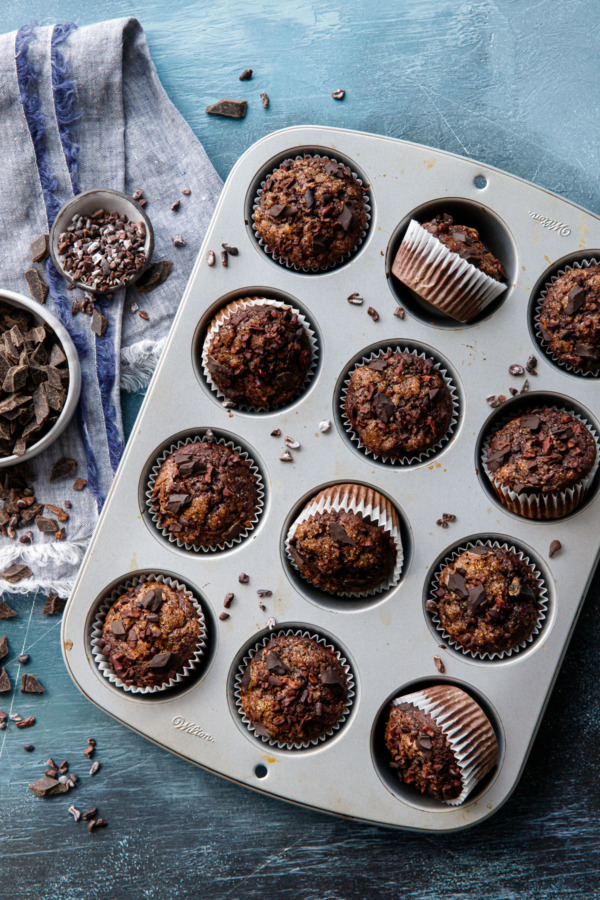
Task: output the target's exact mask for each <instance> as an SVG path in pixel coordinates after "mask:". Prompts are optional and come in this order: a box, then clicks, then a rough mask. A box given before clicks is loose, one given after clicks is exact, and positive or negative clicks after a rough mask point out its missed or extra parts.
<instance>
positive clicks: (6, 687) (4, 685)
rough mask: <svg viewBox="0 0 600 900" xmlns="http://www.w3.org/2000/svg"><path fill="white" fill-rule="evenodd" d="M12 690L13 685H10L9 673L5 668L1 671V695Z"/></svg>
mask: <svg viewBox="0 0 600 900" xmlns="http://www.w3.org/2000/svg"><path fill="white" fill-rule="evenodd" d="M10 690H12V684H11V683H10V678H9V677H8V672H7V671H6V669H5V668H4V667H3V668H2V669H0V694H7V693H8V692H9V691H10Z"/></svg>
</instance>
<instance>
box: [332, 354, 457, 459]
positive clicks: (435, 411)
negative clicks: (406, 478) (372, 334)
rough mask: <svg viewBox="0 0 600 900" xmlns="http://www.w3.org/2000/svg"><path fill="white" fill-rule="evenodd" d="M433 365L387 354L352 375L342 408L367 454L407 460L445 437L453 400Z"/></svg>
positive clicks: (411, 355)
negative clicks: (367, 451) (368, 451)
mask: <svg viewBox="0 0 600 900" xmlns="http://www.w3.org/2000/svg"><path fill="white" fill-rule="evenodd" d="M434 365H435V364H434V361H433V360H432V359H423V357H421V356H417V355H416V354H415V353H401V352H397V353H394V352H393V351H392V350H388V351H387V352H386V353H384V354H383V355H382V356H378V357H377V358H376V359H374V360H372V361H371V362H369V363H367V364H366V365H364V366H360V367H359V368H357V369H355V370H354V372H353V373H352V375H351V376H350V381H349V384H348V391H347V394H346V401H345V405H344V408H345V412H346V416H347V417H348V420H349V422H350V424H351V426H352V428H353V430H354V431H355V433H356V434H357V435H358V437H359V438H360V441H361V443H362V444H363V446H364V447H366V449H367V450H370V451H371V453H374V454H376V455H378V456H384V457H393V458H401V457H405V456H407V457H410V456H414V455H416V454H420V453H423V452H424V451H426V450H428V449H430V448H431V447H433V446H434V445H435V444H437V443H438V441H440V440H441V439H442V438H443V437H444V436H445V435H446V433H447V431H448V428H449V426H450V422H451V420H452V413H453V403H452V395H451V393H450V390H449V388H448V385H447V384H446V382H445V381H444V378H443V377H442V375H441V373H440V372H439V371H438V370H437V369H436V368H434Z"/></svg>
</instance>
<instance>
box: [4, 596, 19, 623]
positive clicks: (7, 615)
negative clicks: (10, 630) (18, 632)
mask: <svg viewBox="0 0 600 900" xmlns="http://www.w3.org/2000/svg"><path fill="white" fill-rule="evenodd" d="M16 615H18V613H17V611H16V610H15V609H13V608H12V606H9V605H8V603H5V602H4V600H0V619H12V618H13V617H14V616H16Z"/></svg>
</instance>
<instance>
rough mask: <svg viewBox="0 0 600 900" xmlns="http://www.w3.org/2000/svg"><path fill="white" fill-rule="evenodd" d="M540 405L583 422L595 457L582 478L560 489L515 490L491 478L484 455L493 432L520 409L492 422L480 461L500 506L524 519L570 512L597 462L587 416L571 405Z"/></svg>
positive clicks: (598, 443)
mask: <svg viewBox="0 0 600 900" xmlns="http://www.w3.org/2000/svg"><path fill="white" fill-rule="evenodd" d="M544 408H545V409H555V410H557V411H558V412H564V413H567V414H568V415H570V416H573V418H575V419H577V420H578V421H579V422H581V423H582V425H585V426H586V428H587V429H588V430H589V432H590V433H591V435H592V437H593V438H594V441H595V444H596V459H595V461H594V465H593V466H592V468H591V469H590V471H589V472H588V474H587V475H586V476H585V478H582V479H581V481H579V482H577V484H574V485H573V486H572V487H569V488H566V489H565V490H564V491H554V492H550V493H547V494H542V493H539V494H534V493H531V494H527V493H522V494H517V493H516V492H515V491H513V490H511V489H510V488H509V487H507V486H506V485H503V484H500V482H498V481H496V479H494V475H493V473H492V472H490V469H489V467H488V464H487V457H488V450H489V446H490V443H491V441H492V438H493V437H494V435H495V434H496V433H497V432H498V431H500V429H501V428H503V427H504V426H505V425H506V424H507V423H508V422H510V421H511V420H512V419H513V418H516V417H517V416H518V415H520V413H519V412H515V413H513V414H512V415H507V416H505V417H504V418H503V419H500V420H499V421H498V422H496V423H494V430H493V431H491V432H490V434H489V435H488V436H487V438H486V440H485V442H484V444H483V448H482V451H481V464H482V466H483V470H484V472H485V474H486V475H487V477H488V480H489V482H490V484H491V485H492V487H493V488H494V490H495V492H496V494H497V495H498V499H499V500H500V502H501V503H502V506H504V507H505V508H506V509H508V510H510V512H513V513H516V514H517V515H518V516H523V517H524V518H526V519H560V518H562V517H563V516H568V515H569V514H570V513H572V512H574V511H575V510H576V509H577V507H578V506H579V504H580V503H581V501H582V500H583V499H584V497H585V495H586V494H587V492H588V490H589V488H590V485H591V484H592V482H593V480H594V477H595V475H596V472H597V471H598V463H599V460H600V439H599V438H598V435H597V433H596V430H595V429H594V428H593V427H592V426H591V425H590V423H589V422H588V421H587V419H585V418H584V417H583V416H581V415H579V413H576V412H575V411H574V410H572V409H565V408H564V407H559V406H555V405H548V406H545V407H544Z"/></svg>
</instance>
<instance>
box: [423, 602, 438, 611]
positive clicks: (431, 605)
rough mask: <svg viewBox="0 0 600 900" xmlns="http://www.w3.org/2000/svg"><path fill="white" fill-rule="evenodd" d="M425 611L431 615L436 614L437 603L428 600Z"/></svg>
mask: <svg viewBox="0 0 600 900" xmlns="http://www.w3.org/2000/svg"><path fill="white" fill-rule="evenodd" d="M425 609H426V610H427V612H429V613H436V612H437V603H436V602H435V600H426V601H425Z"/></svg>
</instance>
